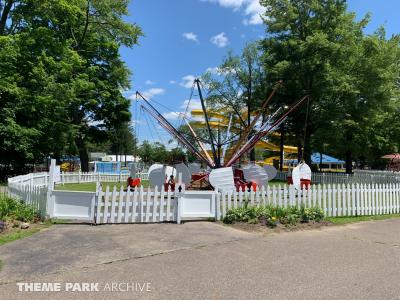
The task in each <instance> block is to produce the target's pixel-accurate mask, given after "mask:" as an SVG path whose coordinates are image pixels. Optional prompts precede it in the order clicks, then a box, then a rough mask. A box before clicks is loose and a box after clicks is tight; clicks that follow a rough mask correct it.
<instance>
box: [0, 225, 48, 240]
mask: <svg viewBox="0 0 400 300" xmlns="http://www.w3.org/2000/svg"><path fill="white" fill-rule="evenodd" d="M51 225H52V223H51V222H45V223H43V224H32V225H31V226H32V227H31V228H28V229H15V230H14V229H12V230H10V232H4V233H1V234H0V246H1V245H4V244H6V243H9V242H12V241H15V240H19V239H22V238H25V237H28V236H31V235H32V234H34V233H37V232H39V231H40V230H42V229H45V228H48V227H50V226H51Z"/></svg>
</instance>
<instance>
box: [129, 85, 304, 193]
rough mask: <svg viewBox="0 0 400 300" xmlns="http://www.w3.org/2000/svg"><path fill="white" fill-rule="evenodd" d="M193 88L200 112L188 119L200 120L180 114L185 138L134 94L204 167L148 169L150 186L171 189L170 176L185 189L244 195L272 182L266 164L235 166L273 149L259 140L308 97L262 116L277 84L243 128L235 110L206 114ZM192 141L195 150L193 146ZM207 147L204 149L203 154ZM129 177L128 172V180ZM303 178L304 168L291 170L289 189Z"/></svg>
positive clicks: (271, 169) (272, 170)
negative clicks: (260, 149) (257, 152)
mask: <svg viewBox="0 0 400 300" xmlns="http://www.w3.org/2000/svg"><path fill="white" fill-rule="evenodd" d="M194 85H195V86H196V87H197V90H198V95H199V98H200V103H201V110H193V111H192V112H191V114H192V116H194V117H202V118H204V119H203V120H201V121H194V122H189V121H188V120H187V117H186V116H185V115H183V116H182V118H183V120H184V121H185V123H186V125H187V127H188V129H189V132H190V134H185V133H182V132H181V131H179V130H178V129H177V128H175V127H174V126H173V125H172V124H171V123H170V122H169V121H168V120H167V119H166V118H165V117H164V116H163V115H162V114H161V113H160V112H159V111H158V110H157V109H156V108H155V107H154V106H153V105H152V103H151V102H150V101H149V100H147V99H146V98H145V97H144V96H143V95H142V94H141V93H140V92H136V97H137V99H139V97H140V98H141V99H142V100H143V102H142V104H141V108H142V109H143V110H144V111H145V112H146V113H148V114H149V115H150V116H151V117H153V118H154V119H155V120H156V121H157V122H158V123H159V124H160V125H161V126H162V127H163V128H164V129H165V130H166V131H167V132H168V133H170V134H171V135H172V136H173V137H174V138H175V139H176V140H177V141H178V142H179V143H180V144H181V145H183V146H184V147H185V148H186V149H187V150H188V151H189V152H190V153H192V154H193V155H195V156H196V158H197V159H198V161H200V162H201V163H203V164H205V165H206V166H207V168H206V170H203V171H201V168H200V165H199V164H189V165H188V166H186V165H185V164H184V163H180V164H177V165H175V166H174V167H171V166H163V165H160V164H156V165H153V166H151V167H150V169H149V180H150V182H151V183H152V184H153V185H162V184H164V185H165V186H166V187H168V185H170V186H171V187H174V186H173V182H172V183H171V180H172V181H173V180H174V176H175V175H177V174H179V176H180V178H179V180H180V181H181V182H182V183H185V184H186V185H187V189H215V188H218V189H221V190H234V189H236V190H239V189H242V190H244V189H246V188H253V189H255V188H256V187H257V186H261V185H263V184H265V183H266V182H267V181H268V180H271V179H273V177H275V176H276V169H275V168H274V167H272V166H270V165H268V164H266V165H265V166H264V167H261V166H259V165H258V164H255V163H254V162H251V163H250V164H246V165H243V166H240V160H241V158H243V157H244V155H245V154H246V153H248V152H249V151H251V150H252V149H253V148H255V147H266V148H268V147H273V146H274V145H273V144H271V143H269V142H268V141H266V140H265V138H266V137H267V136H269V135H271V134H273V133H274V131H276V130H277V129H278V128H279V126H280V125H281V124H282V123H283V122H284V121H285V120H286V119H287V117H288V116H289V114H291V113H292V112H293V111H294V110H295V109H297V108H298V107H299V106H300V105H302V104H303V103H304V102H305V101H306V99H308V96H307V95H306V96H303V97H302V98H300V99H299V100H298V101H297V102H295V103H294V104H293V105H292V106H290V107H280V108H278V109H277V110H276V111H275V112H274V113H272V114H270V115H268V116H265V112H266V110H267V107H268V104H269V103H270V101H271V99H272V98H273V96H274V95H275V93H276V91H277V89H278V87H279V86H280V85H281V82H279V83H278V84H277V85H276V86H275V87H274V88H273V90H272V92H271V93H270V95H269V96H268V98H267V99H266V100H265V101H264V102H263V104H262V105H261V107H260V108H259V109H258V111H257V113H256V114H254V116H253V117H252V119H251V121H249V122H248V123H249V124H246V123H245V122H244V121H243V119H244V118H243V113H242V112H240V111H239V110H238V109H234V112H232V113H229V114H227V113H226V112H224V111H218V110H217V111H212V110H210V109H209V108H207V106H206V103H205V100H204V98H203V94H202V90H201V83H200V80H199V79H195V81H194ZM195 129H203V131H204V130H205V132H206V134H204V133H203V135H202V136H200V135H199V134H198V133H197V132H196V130H195ZM222 130H223V131H224V132H222ZM204 136H206V137H204ZM193 141H195V143H196V144H197V145H194V144H193V143H194V142H193ZM207 146H208V148H209V149H207ZM285 147H286V148H285V151H287V152H291V153H294V151H296V152H297V149H296V148H295V147H290V146H285ZM134 173H135V172H134V170H133V171H132V174H131V177H132V178H133V177H134ZM171 175H172V177H171ZM297 177H298V178H297ZM304 177H311V171H310V170H309V167H308V166H307V165H306V164H304V163H301V164H300V165H299V166H298V168H297V169H295V170H293V179H294V181H295V182H294V184H295V186H299V185H300V179H304ZM308 179H311V178H308Z"/></svg>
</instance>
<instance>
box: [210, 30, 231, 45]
mask: <svg viewBox="0 0 400 300" xmlns="http://www.w3.org/2000/svg"><path fill="white" fill-rule="evenodd" d="M210 41H211V43H213V44H214V45H216V46H217V47H219V48H223V47H226V46H227V45H228V43H229V39H228V38H227V36H226V35H225V32H221V33H219V34H217V35H215V36H213V37H211V39H210Z"/></svg>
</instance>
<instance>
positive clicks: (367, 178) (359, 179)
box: [276, 171, 400, 184]
mask: <svg viewBox="0 0 400 300" xmlns="http://www.w3.org/2000/svg"><path fill="white" fill-rule="evenodd" d="M287 176H288V172H278V174H277V176H276V179H279V180H286V179H287ZM311 182H312V183H313V184H357V183H359V184H376V183H381V184H390V183H400V173H399V172H384V171H376V172H373V171H368V172H364V171H355V172H354V174H346V173H312V176H311Z"/></svg>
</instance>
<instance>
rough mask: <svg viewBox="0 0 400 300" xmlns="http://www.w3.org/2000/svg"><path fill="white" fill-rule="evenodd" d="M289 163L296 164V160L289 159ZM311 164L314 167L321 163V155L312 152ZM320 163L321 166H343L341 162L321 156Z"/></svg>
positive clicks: (330, 157)
mask: <svg viewBox="0 0 400 300" xmlns="http://www.w3.org/2000/svg"><path fill="white" fill-rule="evenodd" d="M289 163H297V159H291V160H289ZM311 163H312V164H314V165H317V164H320V163H321V154H320V153H319V152H314V153H313V154H312V155H311ZM322 163H323V164H338V165H340V164H344V163H345V162H344V161H343V160H339V159H337V158H334V157H332V156H329V155H326V154H322Z"/></svg>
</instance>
